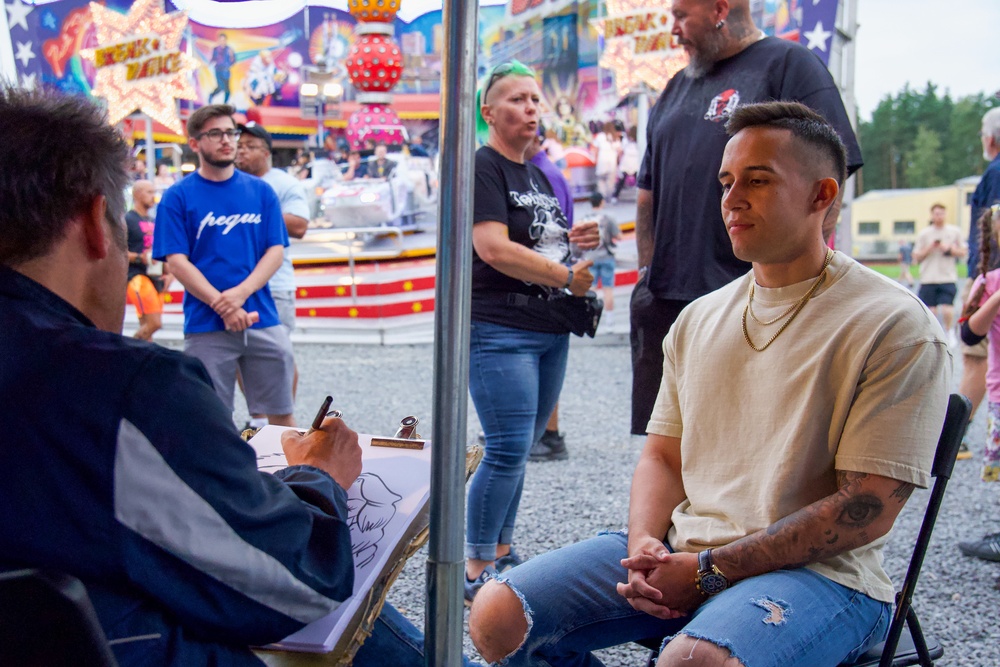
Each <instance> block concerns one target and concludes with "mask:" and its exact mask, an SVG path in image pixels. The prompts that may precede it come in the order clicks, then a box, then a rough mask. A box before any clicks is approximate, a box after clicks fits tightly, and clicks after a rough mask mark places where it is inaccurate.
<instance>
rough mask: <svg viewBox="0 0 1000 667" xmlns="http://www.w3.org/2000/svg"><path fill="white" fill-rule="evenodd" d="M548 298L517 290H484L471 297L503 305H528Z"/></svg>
mask: <svg viewBox="0 0 1000 667" xmlns="http://www.w3.org/2000/svg"><path fill="white" fill-rule="evenodd" d="M549 299H550V297H546V296H543V295H541V294H536V295H531V294H521V293H519V292H486V293H483V294H476V295H474V296H473V298H472V300H473V301H490V302H493V303H502V304H504V305H505V306H528V305H531V304H532V303H537V302H539V301H542V302H546V301H549Z"/></svg>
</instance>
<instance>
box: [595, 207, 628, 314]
mask: <svg viewBox="0 0 1000 667" xmlns="http://www.w3.org/2000/svg"><path fill="white" fill-rule="evenodd" d="M590 205H591V206H592V207H593V209H594V210H593V212H592V213H591V214H590V215H589V216H587V218H588V219H589V220H595V219H596V220H597V225H598V228H599V229H600V231H601V244H600V245H599V246H597V248H595V249H594V250H591V251H590V254H588V255H587V256H588V257H589V258H590V259H592V260H594V265H593V266H592V267H590V272H591V273H593V274H594V284H593V289H595V290H596V289H597V287H598V286H600V287H601V288H602V291H603V294H602V296H603V297H604V322H603V324H604V326H603V327H601V328H602V329H603V330H604V332H608V331H610V328H611V326H612V325H613V324H614V309H615V242H616V241H619V240H620V239H621V237H622V233H621V230H620V229H618V223H616V222H615V221H614V219H613V218H612V217H611V216H610V215H608V214H607V213H602V212H601V209H603V208H604V196H603V195H602V194H601V193H600V192H594V193H593V194H591V195H590Z"/></svg>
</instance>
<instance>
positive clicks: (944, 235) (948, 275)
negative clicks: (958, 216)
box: [913, 225, 965, 285]
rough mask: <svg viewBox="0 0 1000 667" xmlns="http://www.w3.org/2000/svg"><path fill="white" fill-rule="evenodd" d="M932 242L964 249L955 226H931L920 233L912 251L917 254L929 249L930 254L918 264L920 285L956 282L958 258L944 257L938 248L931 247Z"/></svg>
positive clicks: (960, 236) (962, 241) (959, 232)
mask: <svg viewBox="0 0 1000 667" xmlns="http://www.w3.org/2000/svg"><path fill="white" fill-rule="evenodd" d="M934 241H940V242H941V244H944V245H947V246H958V247H961V248H964V247H965V241H964V240H963V239H962V230H961V229H959V228H958V227H956V226H955V225H942V226H941V227H940V228H939V227H935V226H934V225H931V226H930V227H927V228H926V229H924V230H923V231H921V232H920V234H919V235H918V236H917V242H916V244H915V245H914V246H913V249H914V250H915V251H919V252H923V251H924V250H926V249H927V248H930V253H928V255H927V256H926V257H924V261H922V262H920V282H921V283H923V284H926V285H940V284H944V283H953V282H955V281H956V280H958V257H955V256H954V255H946V254H944V252H942V251H941V250H940V249H939V248H935V247H933V245H934Z"/></svg>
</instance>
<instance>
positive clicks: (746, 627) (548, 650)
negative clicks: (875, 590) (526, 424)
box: [499, 533, 892, 667]
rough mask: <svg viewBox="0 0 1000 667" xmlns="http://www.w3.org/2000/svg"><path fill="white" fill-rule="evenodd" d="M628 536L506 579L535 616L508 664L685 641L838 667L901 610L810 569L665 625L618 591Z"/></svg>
mask: <svg viewBox="0 0 1000 667" xmlns="http://www.w3.org/2000/svg"><path fill="white" fill-rule="evenodd" d="M626 555H627V541H626V537H625V536H624V535H623V534H621V533H609V534H604V535H600V536H598V537H595V538H592V539H589V540H586V541H584V542H580V543H577V544H573V545H570V546H568V547H564V548H562V549H557V550H556V551H550V552H549V553H546V554H543V555H541V556H538V557H536V558H532V559H531V560H529V561H527V562H525V563H524V564H522V565H519V566H518V567H515V568H514V569H512V570H510V571H508V572H507V573H505V574H504V575H501V577H500V579H501V581H503V582H505V583H506V584H507V585H508V586H510V587H511V588H513V589H514V590H515V591H516V592H517V593H519V594H520V595H521V597H522V600H523V602H524V604H525V606H526V608H527V611H528V614H529V619H530V620H529V624H528V626H529V630H528V636H527V638H526V639H525V642H524V644H522V645H521V647H520V648H519V649H518V650H517V651H515V652H514V653H513V654H511V655H510V656H508V657H507V658H506V659H505V660H504V661H503V662H501V663H499V664H500V665H504V666H505V667H506V666H507V665H509V666H511V667H515V666H516V667H521V666H531V667H542V666H545V667H548V666H550V665H551V666H552V667H598V666H600V665H602V664H603V663H602V662H601V661H600V660H599V659H598V658H597V657H595V656H594V655H592V654H591V651H594V650H597V649H601V648H607V647H609V646H616V645H618V644H624V643H627V642H631V641H642V640H656V639H658V638H662V637H668V638H669V637H672V636H674V635H676V634H684V635H688V636H690V637H693V638H696V639H701V640H704V641H709V642H711V643H713V644H716V645H718V646H722V647H724V648H727V649H729V651H730V652H731V653H732V655H733V656H735V657H736V658H738V659H739V660H740V661H741V662H742V663H743V664H744V665H745V666H746V667H787V666H788V665H809V667H836V665H839V664H841V663H843V662H851V661H853V660H855V659H856V658H857V657H858V656H859V655H861V654H862V653H864V652H865V651H866V650H867V649H868V648H869V647H870V646H872V645H873V644H876V643H878V642H880V641H882V640H883V639H884V638H885V634H886V632H887V631H888V628H889V622H890V620H891V615H892V605H890V604H888V603H885V602H879V601H877V600H873V599H872V598H870V597H868V596H867V595H864V594H863V593H859V592H858V591H854V590H851V589H849V588H846V587H844V586H841V585H840V584H836V583H834V582H832V581H830V580H829V579H827V578H826V577H823V576H821V575H818V574H816V573H814V572H812V571H811V570H807V569H805V568H799V569H796V570H778V571H776V572H770V573H768V574H765V575H761V576H759V577H752V578H750V579H744V580H743V581H740V582H738V583H736V584H734V585H733V586H732V587H730V588H729V589H728V590H726V591H723V592H722V593H720V594H718V595H716V596H715V597H713V598H711V599H710V600H709V601H708V602H706V603H705V604H703V605H701V607H699V608H698V609H697V610H696V611H695V612H694V613H693V614H692V615H691V616H688V617H684V618H679V619H675V620H670V621H664V620H660V619H658V618H655V617H653V616H650V615H648V614H645V613H643V612H639V611H636V610H635V609H633V608H632V607H631V606H630V605H629V604H628V602H626V600H625V598H623V597H621V596H620V595H619V594H618V592H617V591H616V590H615V584H616V583H617V582H623V581H625V580H626V577H627V572H626V570H625V568H623V567H622V566H621V564H620V561H621V559H622V558H625V557H626Z"/></svg>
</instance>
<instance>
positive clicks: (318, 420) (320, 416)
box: [306, 396, 333, 435]
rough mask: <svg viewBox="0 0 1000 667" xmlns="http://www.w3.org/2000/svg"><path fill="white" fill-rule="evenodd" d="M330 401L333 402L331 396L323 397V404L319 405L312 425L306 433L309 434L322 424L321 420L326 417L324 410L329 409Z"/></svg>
mask: <svg viewBox="0 0 1000 667" xmlns="http://www.w3.org/2000/svg"><path fill="white" fill-rule="evenodd" d="M331 403H333V396H327V397H326V398H325V399H323V405H321V406H319V412H317V413H316V418H315V419H313V423H312V427H310V429H309V430H308V431H307V432H306V435H309V433H312V432H313V431H318V430H319V429H320V428H321V427H322V426H323V420H324V419H326V411H327V410H329V409H330V404H331Z"/></svg>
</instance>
